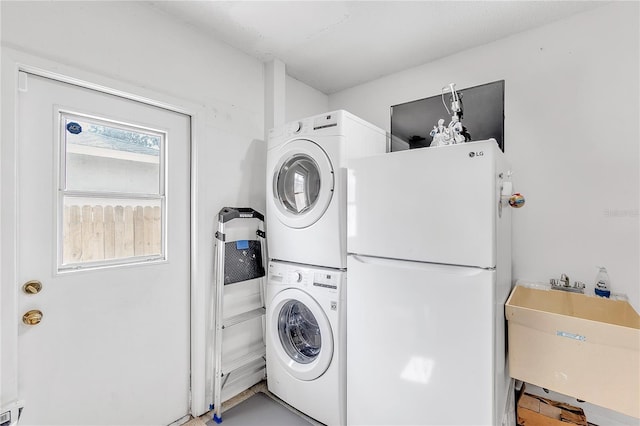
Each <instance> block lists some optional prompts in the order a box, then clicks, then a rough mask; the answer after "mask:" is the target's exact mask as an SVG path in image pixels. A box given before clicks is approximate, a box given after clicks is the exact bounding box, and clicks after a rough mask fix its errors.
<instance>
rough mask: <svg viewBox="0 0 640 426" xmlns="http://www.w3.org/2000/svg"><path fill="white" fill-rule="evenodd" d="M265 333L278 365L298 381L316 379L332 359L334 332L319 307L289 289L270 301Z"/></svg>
mask: <svg viewBox="0 0 640 426" xmlns="http://www.w3.org/2000/svg"><path fill="white" fill-rule="evenodd" d="M267 321H268V324H269V325H268V327H267V328H268V331H267V332H268V333H269V334H270V336H269V337H270V341H271V342H272V347H273V349H274V351H275V352H276V354H277V358H278V360H279V362H281V363H282V364H283V365H284V367H285V369H286V370H287V371H288V372H289V374H291V375H292V376H294V377H295V378H297V379H300V380H305V381H306V380H315V379H317V378H318V377H320V376H322V375H323V374H324V372H325V371H327V368H329V364H331V360H332V359H333V333H332V332H331V324H330V323H329V319H328V318H327V316H326V315H325V313H324V312H323V311H322V307H321V306H320V305H319V304H318V302H316V301H315V300H314V299H313V298H312V297H311V296H310V295H309V294H307V293H305V292H304V291H302V290H298V289H295V288H288V289H285V290H283V291H281V292H280V293H278V294H276V296H275V297H274V298H273V300H271V307H270V308H269V315H268V319H267Z"/></svg>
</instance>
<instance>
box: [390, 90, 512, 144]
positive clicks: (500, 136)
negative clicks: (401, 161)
mask: <svg viewBox="0 0 640 426" xmlns="http://www.w3.org/2000/svg"><path fill="white" fill-rule="evenodd" d="M447 87H448V86H447ZM456 92H457V93H458V95H459V96H460V98H461V101H462V120H461V121H462V125H463V126H464V127H465V129H466V131H467V132H468V134H469V137H470V140H471V141H479V140H485V139H489V138H493V139H495V140H496V142H497V143H498V145H499V146H500V149H501V150H502V151H504V80H499V81H495V82H492V83H487V84H482V85H479V86H474V87H469V88H466V89H457V88H456ZM445 104H446V108H445ZM447 108H449V112H447ZM451 115H452V112H451V92H450V91H448V92H445V93H441V94H438V95H435V96H431V97H429V98H424V99H419V100H416V101H411V102H406V103H402V104H398V105H393V106H392V107H391V151H402V150H405V149H415V148H426V147H429V146H430V145H431V142H432V140H433V138H432V136H431V135H430V133H431V131H432V130H433V128H434V126H437V125H438V120H439V119H444V125H445V126H447V125H448V124H449V122H450V121H451Z"/></svg>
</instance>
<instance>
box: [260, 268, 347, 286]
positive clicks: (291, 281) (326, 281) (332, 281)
mask: <svg viewBox="0 0 640 426" xmlns="http://www.w3.org/2000/svg"><path fill="white" fill-rule="evenodd" d="M269 282H270V283H271V284H281V285H289V286H291V285H294V286H298V287H313V288H316V289H326V290H329V291H331V292H337V291H338V287H339V286H340V273H339V272H337V271H332V270H330V269H326V270H325V269H309V268H305V267H303V266H300V267H298V266H295V265H286V264H281V263H275V262H270V263H269Z"/></svg>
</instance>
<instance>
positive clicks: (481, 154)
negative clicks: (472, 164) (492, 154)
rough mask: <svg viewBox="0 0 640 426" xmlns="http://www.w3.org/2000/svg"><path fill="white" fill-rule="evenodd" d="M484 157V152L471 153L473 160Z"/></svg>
mask: <svg viewBox="0 0 640 426" xmlns="http://www.w3.org/2000/svg"><path fill="white" fill-rule="evenodd" d="M483 155H484V151H478V152H473V151H471V152H470V153H469V157H471V158H473V157H482V156H483Z"/></svg>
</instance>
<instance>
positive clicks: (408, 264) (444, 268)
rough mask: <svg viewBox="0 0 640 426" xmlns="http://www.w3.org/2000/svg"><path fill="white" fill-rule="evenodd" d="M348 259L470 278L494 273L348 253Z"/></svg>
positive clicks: (484, 269)
mask: <svg viewBox="0 0 640 426" xmlns="http://www.w3.org/2000/svg"><path fill="white" fill-rule="evenodd" d="M349 257H351V258H353V259H354V260H356V261H358V262H360V263H366V264H371V265H385V266H391V267H393V266H395V267H399V268H413V269H420V270H423V271H433V272H443V273H447V274H453V275H458V276H464V277H471V276H474V275H479V274H482V273H484V272H486V271H495V269H496V268H495V267H490V268H480V267H477V266H467V265H447V264H443V263H428V262H416V261H412V260H402V259H389V258H386V257H375V256H363V255H360V254H356V253H349Z"/></svg>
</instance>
